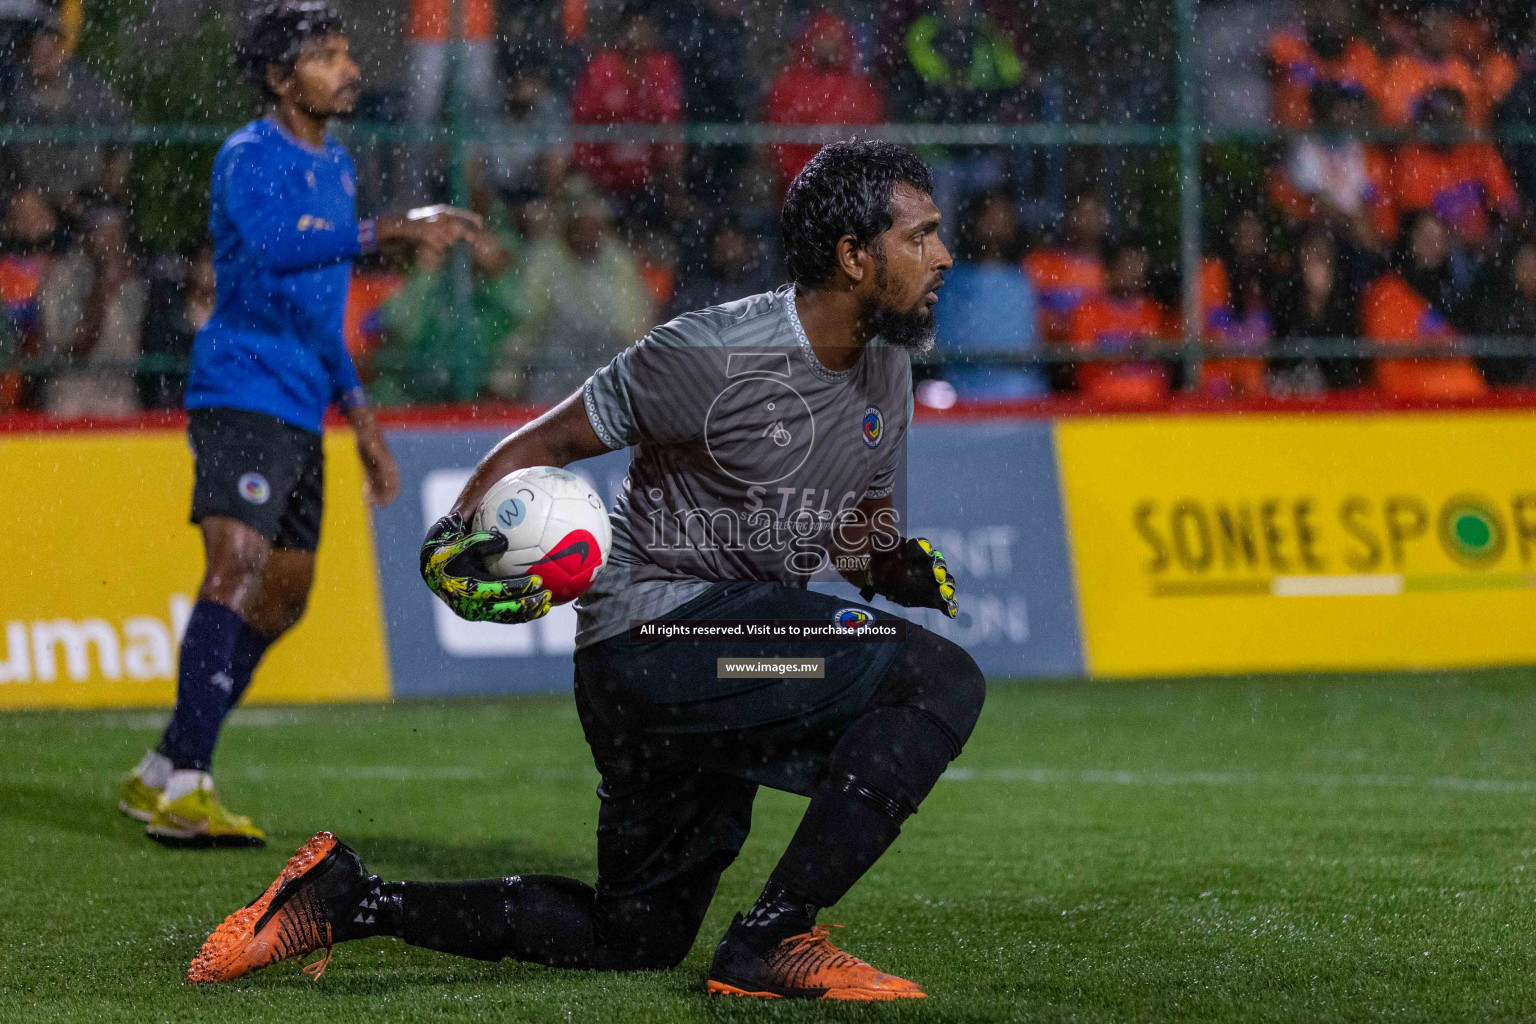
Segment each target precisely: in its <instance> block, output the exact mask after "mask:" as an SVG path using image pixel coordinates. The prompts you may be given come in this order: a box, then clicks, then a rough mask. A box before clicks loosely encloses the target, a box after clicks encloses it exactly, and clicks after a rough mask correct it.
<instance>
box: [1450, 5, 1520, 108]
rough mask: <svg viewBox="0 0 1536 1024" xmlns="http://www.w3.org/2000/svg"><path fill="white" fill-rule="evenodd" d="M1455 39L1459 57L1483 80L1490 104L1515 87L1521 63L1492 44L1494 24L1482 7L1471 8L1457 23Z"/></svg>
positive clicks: (1478, 78)
mask: <svg viewBox="0 0 1536 1024" xmlns="http://www.w3.org/2000/svg"><path fill="white" fill-rule="evenodd" d="M1456 42H1457V47H1458V49H1459V50H1460V51H1461V59H1462V60H1464V61H1466V62H1467V67H1469V68H1471V69H1472V74H1473V75H1474V76H1476V78H1477V80H1478V81H1479V82H1481V83H1482V84H1483V94H1484V95H1485V96H1486V97H1487V100H1488V106H1489V107H1490V108H1492V107H1497V106H1498V105H1499V104H1500V103H1502V102H1504V97H1505V96H1507V95H1509V90H1510V89H1512V88H1514V85H1515V82H1516V80H1518V79H1519V77H1520V65H1519V64H1518V63H1517V62H1516V61H1515V59H1514V58H1513V57H1511V56H1510V55H1509V54H1508V53H1505V52H1504V51H1503V50H1501V49H1499V48H1498V47H1497V46H1495V45H1494V44H1493V25H1492V24H1491V23H1490V22H1489V20H1488V15H1487V13H1486V12H1484V11H1471V12H1469V13H1468V14H1467V16H1466V17H1463V18H1460V19H1458V20H1457V23H1456Z"/></svg>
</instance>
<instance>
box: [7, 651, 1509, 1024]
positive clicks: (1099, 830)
mask: <svg viewBox="0 0 1536 1024" xmlns="http://www.w3.org/2000/svg"><path fill="white" fill-rule="evenodd" d="M159 721H160V716H159V715H158V714H146V713H141V712H114V713H99V712H97V713H78V714H75V713H37V714H17V715H9V716H0V1020H3V1021H6V1022H10V1021H35V1020H50V1021H52V1020H60V1021H63V1020H78V1021H92V1022H97V1021H135V1022H137V1021H189V1022H190V1021H210V1022H219V1021H239V1022H250V1021H280V1022H284V1024H297V1022H301V1021H324V1022H328V1024H331V1022H343V1021H368V1022H373V1021H482V1020H483V1021H521V1020H530V1021H531V1020H538V1021H546V1020H569V1021H578V1022H581V1021H594V1022H596V1021H602V1022H609V1021H645V1022H654V1021H749V1020H773V1021H779V1020H795V1021H798V1020H822V1019H835V1020H859V1021H864V1020H874V1019H879V1020H882V1021H884V1020H891V1021H897V1020H900V1021H914V1020H924V1021H929V1020H931V1021H991V1020H1063V1021H1067V1020H1070V1021H1140V1020H1201V1021H1220V1022H1235V1021H1307V1022H1316V1021H1331V1020H1367V1019H1388V1018H1390V1019H1392V1020H1395V1021H1457V1020H1466V1021H1500V1020H1530V1019H1536V914H1533V907H1536V903H1533V897H1536V891H1533V884H1532V883H1533V882H1536V878H1533V877H1532V876H1533V875H1536V860H1533V859H1536V818H1533V814H1532V811H1533V809H1536V743H1533V741H1536V674H1533V673H1531V672H1527V671H1509V672H1490V673H1464V674H1449V675H1439V676H1379V677H1371V676H1350V677H1336V678H1309V679H1299V680H1298V679H1289V680H1286V679H1243V680H1231V681H1221V682H1211V681H1184V682H1155V683H1126V684H1104V683H1099V684H1082V685H1078V684H1073V685H1061V684H1049V683H1045V684H1031V683H1021V684H998V685H995V686H994V687H993V689H992V692H991V695H990V698H989V702H988V706H987V710H986V712H985V713H984V715H983V717H982V721H981V725H980V726H979V728H978V729H977V732H976V735H975V737H974V738H973V740H972V742H971V745H970V747H969V749H968V750H967V751H966V753H965V755H964V756H963V757H962V758H961V760H960V761H959V762H957V764H956V766H955V768H953V769H952V771H951V776H950V777H949V778H948V779H946V780H945V781H943V782H941V783H940V784H939V786H938V788H937V789H936V790H935V792H934V793H933V795H932V797H930V799H929V800H928V802H927V803H926V804H925V805H924V806H923V809H922V812H921V813H920V814H918V815H917V816H916V817H915V818H913V819H912V820H911V821H910V822H909V823H908V825H907V827H906V830H905V832H904V833H903V835H902V838H901V839H900V841H899V842H898V844H897V847H896V849H895V850H894V851H893V852H892V853H890V854H889V855H887V857H886V858H885V859H884V860H882V861H881V862H880V863H879V864H878V865H877V866H876V867H875V869H874V870H873V871H872V872H871V873H870V874H869V876H867V877H866V878H865V879H864V880H863V882H861V883H860V885H859V886H858V887H856V888H855V889H854V891H853V893H852V894H851V895H850V896H849V897H848V898H847V899H846V900H845V901H844V902H843V903H842V904H841V905H839V906H837V907H836V908H834V909H832V910H830V911H827V912H826V913H824V914H823V921H826V922H839V923H842V924H845V925H846V926H847V928H846V930H844V931H840V932H838V933H837V939H838V941H839V942H840V944H842V945H844V946H845V947H846V948H847V949H849V950H850V951H852V952H855V953H857V954H859V955H860V956H863V957H864V958H866V959H868V960H870V961H872V962H873V963H875V964H876V965H877V966H879V967H881V968H883V969H885V970H889V971H893V972H897V973H900V974H903V975H906V976H908V977H911V978H913V979H915V980H918V981H920V982H922V983H923V984H924V985H926V986H927V987H928V989H929V991H930V993H931V998H929V999H928V1000H926V1001H925V1002H921V1003H906V1004H886V1005H881V1006H823V1005H817V1004H794V1005H791V1004H765V1003H757V1002H749V1001H743V1000H721V999H707V998H706V997H705V996H704V995H703V994H702V991H701V990H702V986H703V981H704V973H705V970H706V968H707V964H708V959H709V955H710V952H711V950H712V949H713V946H714V942H715V940H716V939H717V938H718V936H719V934H720V933H721V931H722V929H723V927H724V926H725V924H726V922H727V921H728V920H729V919H730V915H731V914H732V913H733V912H735V911H737V910H739V909H742V908H744V907H745V906H746V905H747V904H748V903H749V902H750V901H751V899H752V897H753V896H755V894H756V892H757V890H758V888H759V887H760V885H761V883H762V880H763V878H764V877H765V876H766V874H767V872H768V870H769V869H770V867H771V866H772V864H773V861H774V858H775V856H776V854H777V852H778V851H779V850H780V849H781V847H782V845H783V844H784V843H785V842H786V840H787V839H788V836H789V834H790V831H791V830H792V828H793V826H794V823H795V821H796V819H797V817H798V815H799V813H800V810H801V808H802V807H803V806H804V802H803V801H802V800H800V799H798V798H794V797H789V796H785V795H782V794H777V793H767V792H765V793H764V794H763V795H762V796H761V797H760V799H759V801H758V805H757V807H758V811H757V817H756V822H755V828H754V832H753V835H752V838H751V840H750V841H749V842H748V844H747V846H746V849H745V850H744V851H743V853H742V856H741V858H740V860H739V861H738V862H737V863H736V865H735V866H734V867H733V868H732V869H731V870H730V871H729V872H727V874H726V876H725V879H724V881H723V882H722V884H721V888H720V892H719V895H718V897H717V898H716V901H715V904H714V907H713V908H712V909H711V911H710V914H709V918H708V920H707V921H706V922H705V924H704V928H703V931H702V933H701V935H700V937H699V940H698V942H697V944H696V945H695V947H694V950H693V953H692V955H690V956H689V958H688V960H687V962H686V963H685V964H684V965H683V966H682V967H681V968H679V969H678V970H675V971H668V972H662V973H655V974H642V975H618V974H580V973H569V972H560V971H554V970H548V969H545V968H540V967H531V966H523V965H519V964H515V963H504V964H484V963H478V962H472V961H467V960H456V959H453V958H450V957H447V956H441V955H436V954H432V953H428V952H425V951H422V950H416V949H410V948H408V947H406V946H404V945H403V944H401V943H399V942H396V941H394V940H387V939H379V940H373V941H370V942H366V943H359V944H352V945H347V946H342V947H339V948H338V950H337V953H336V957H335V959H334V960H333V961H332V963H331V967H330V970H329V972H328V973H327V974H326V975H325V977H324V978H323V979H322V980H321V981H319V982H318V983H315V982H311V981H310V980H309V979H308V978H307V977H306V976H305V975H304V974H302V973H301V972H300V970H299V964H298V963H296V962H289V963H284V964H280V965H278V966H276V967H274V968H271V969H269V970H267V971H264V972H262V973H259V974H257V975H253V976H251V977H249V978H247V979H244V980H242V981H241V982H239V983H236V984H232V985H228V986H222V987H199V988H194V987H191V986H188V985H185V984H183V982H182V977H183V975H184V972H185V969H186V965H187V963H188V962H189V961H190V959H191V958H192V956H193V954H194V953H195V952H196V950H197V948H198V945H199V944H200V943H201V941H202V938H203V936H204V935H205V934H206V933H207V931H208V930H209V929H210V928H212V927H213V926H214V925H215V924H216V923H217V922H218V921H219V920H220V919H221V918H222V917H223V916H224V915H225V914H226V913H228V912H229V911H231V910H233V909H235V908H236V907H238V906H239V905H241V904H243V903H245V902H246V901H247V900H249V899H251V898H252V897H253V896H255V895H256V894H257V893H259V892H260V891H261V890H262V888H263V887H264V886H265V885H266V884H267V882H268V881H269V880H270V879H271V877H272V876H273V875H274V874H275V872H276V871H277V869H278V868H279V867H280V866H281V864H282V862H283V860H284V858H286V857H287V856H288V854H289V853H291V852H292V850H293V848H294V847H296V846H297V845H298V844H299V843H301V842H302V841H303V840H304V839H305V838H306V837H307V836H308V835H309V834H310V833H311V832H312V831H314V830H316V829H318V828H329V829H332V830H334V831H336V832H337V833H338V834H339V835H341V836H342V838H344V839H346V840H347V841H348V842H350V843H352V844H353V845H354V846H355V847H356V848H357V849H358V850H359V851H360V852H361V853H362V855H363V857H364V858H365V860H366V861H367V863H368V864H369V866H370V867H371V868H372V869H373V870H375V871H377V872H378V873H380V874H382V875H384V876H386V877H391V878H401V877H411V878H432V879H438V878H455V877H484V876H493V875H503V874H511V873H518V872H524V873H532V872H555V873H561V874H570V875H575V876H576V877H579V878H583V879H586V880H589V881H590V880H591V879H592V877H593V874H594V871H595V861H594V849H593V839H592V830H593V824H594V817H595V815H594V812H595V809H596V806H597V801H596V797H595V796H594V795H593V787H594V785H595V783H596V776H595V774H594V773H593V771H592V769H591V767H590V763H589V761H588V756H587V752H586V747H585V744H584V743H583V741H582V738H581V733H580V730H579V727H578V724H577V721H576V715H575V712H574V709H573V707H572V704H571V702H570V700H569V699H566V698H527V699H507V700H482V701H461V702H435V703H402V704H397V705H394V706H363V707H325V708H253V709H249V710H244V711H241V712H237V714H236V715H235V717H234V718H233V720H232V723H231V726H230V728H229V729H228V730H227V732H226V735H225V737H224V740H223V743H222V746H221V749H220V754H219V763H218V766H217V767H218V772H217V776H218V778H219V780H220V785H221V789H222V791H223V794H224V795H225V797H226V799H227V800H228V802H229V803H230V804H231V806H233V807H234V808H235V809H236V810H239V811H245V812H248V813H250V814H251V815H253V816H254V817H255V818H256V820H257V821H258V822H259V823H261V824H263V825H264V826H266V828H267V829H268V830H269V832H270V834H271V843H270V845H269V846H268V847H267V848H266V849H265V850H257V851H239V852H180V851H170V850H164V849H161V848H160V847H158V846H155V845H153V844H151V843H149V842H148V841H146V840H145V839H144V838H143V835H142V831H141V827H140V826H138V825H137V824H135V823H134V822H131V821H129V820H128V819H126V818H123V817H121V816H119V815H118V814H117V812H116V810H115V808H114V804H115V799H116V798H115V786H116V782H117V780H118V779H119V777H120V773H121V772H123V771H124V770H126V769H127V768H128V767H130V766H131V765H132V764H133V763H134V761H135V760H136V759H137V758H138V756H139V755H140V754H141V753H142V752H143V750H144V749H145V747H146V746H147V745H148V744H150V743H151V742H153V740H154V738H155V735H156V730H157V727H158V724H159Z"/></svg>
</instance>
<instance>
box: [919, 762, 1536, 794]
mask: <svg viewBox="0 0 1536 1024" xmlns="http://www.w3.org/2000/svg"><path fill="white" fill-rule="evenodd" d="M943 777H944V779H945V780H946V781H948V782H1032V783H1038V784H1041V785H1072V784H1080V783H1088V784H1090V785H1107V786H1170V787H1182V786H1216V787H1235V786H1266V787H1276V788H1285V787H1290V786H1306V787H1310V788H1314V789H1407V790H1415V789H1416V790H1429V789H1437V790H1450V791H1455V792H1464V793H1536V779H1468V778H1459V777H1456V776H1421V775H1369V774H1359V775H1328V774H1319V773H1309V772H1301V773H1292V772H1158V771H1153V772H1143V771H1108V770H1104V769H1095V768H1085V769H1076V770H1074V769H1066V768H1024V767H1014V768H951V769H949V770H948V771H946V772H945V773H944V776H943Z"/></svg>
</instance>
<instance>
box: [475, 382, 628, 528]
mask: <svg viewBox="0 0 1536 1024" xmlns="http://www.w3.org/2000/svg"><path fill="white" fill-rule="evenodd" d="M609 450H610V449H609V447H608V446H607V445H605V444H603V442H602V441H601V440H600V439H599V438H598V436H597V431H595V430H593V429H592V421H591V420H589V419H587V410H586V406H585V405H584V404H583V402H582V397H581V392H580V391H577V392H575V393H574V394H572V395H571V396H570V397H569V398H566V399H565V400H564V401H562V402H561V403H560V404H559V405H557V406H555V407H554V408H553V409H551V410H549V412H547V413H545V414H544V415H543V416H540V417H539V418H538V419H536V420H534V421H533V422H532V423H528V424H526V425H524V426H522V427H519V428H518V429H517V430H516V431H514V432H513V433H512V434H510V435H508V436H507V437H506V438H505V439H503V440H502V441H501V443H500V444H498V445H496V447H494V448H492V449H491V450H490V451H489V452H487V453H486V455H485V458H483V459H481V460H480V465H478V466H476V467H475V471H474V473H473V474H471V476H470V478H469V482H468V483H466V484H465V485H464V489H463V490H462V491H460V492H459V497H458V500H457V501H455V502H454V503H453V511H454V512H455V513H457V514H458V515H459V516H460V517H461V518H462V519H463V520H464V521H465V522H470V521H471V520H472V519H473V518H474V513H475V508H476V506H478V505H479V504H480V499H481V498H483V497H485V492H486V491H489V490H490V489H491V485H492V484H494V483H495V482H496V481H498V480H500V479H501V478H502V477H504V476H506V475H507V474H508V473H514V472H516V471H517V470H519V469H528V468H530V467H532V466H566V465H569V464H570V463H572V462H577V461H579V460H581V459H590V458H592V457H593V456H594V455H601V454H603V453H604V452H606V451H609Z"/></svg>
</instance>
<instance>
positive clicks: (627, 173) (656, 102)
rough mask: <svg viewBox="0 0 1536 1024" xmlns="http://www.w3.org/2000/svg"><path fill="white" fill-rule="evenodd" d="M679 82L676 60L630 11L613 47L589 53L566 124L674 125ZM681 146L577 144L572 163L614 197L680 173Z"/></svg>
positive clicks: (640, 15)
mask: <svg viewBox="0 0 1536 1024" xmlns="http://www.w3.org/2000/svg"><path fill="white" fill-rule="evenodd" d="M682 119H683V83H682V77H681V75H680V74H679V73H678V69H677V61H676V59H674V58H673V56H672V55H671V54H670V53H668V52H666V51H665V50H663V49H662V48H661V37H660V35H659V34H658V33H657V31H656V26H655V24H654V23H653V22H652V21H651V17H650V15H649V14H647V13H646V12H645V11H644V10H641V9H639V8H633V9H631V10H629V11H628V12H626V14H625V15H624V19H623V21H622V23H621V27H620V33H619V38H618V42H617V45H615V46H613V47H611V48H609V49H606V50H603V51H601V52H599V53H597V54H595V55H594V56H593V57H592V59H591V60H589V61H588V62H587V66H586V68H585V69H584V70H583V71H582V72H581V76H580V77H579V78H578V79H577V81H576V88H575V91H574V93H573V94H572V97H571V120H572V121H573V122H575V123H576V124H679V123H681V122H682ZM683 153H684V149H683V146H682V145H681V144H656V145H651V144H649V143H643V142H601V143H582V144H580V145H577V146H576V147H575V149H574V153H573V156H574V159H575V162H576V165H577V166H578V167H579V168H580V169H581V170H582V171H583V172H585V173H586V175H587V176H588V177H590V178H591V179H592V180H593V181H594V182H596V183H597V184H599V185H602V186H603V187H604V188H607V189H609V190H610V191H612V192H615V193H617V194H618V195H620V196H629V195H632V194H633V193H636V192H639V191H641V190H642V189H644V188H645V187H646V185H648V184H650V183H651V182H652V181H653V180H655V179H656V178H657V177H658V176H660V175H669V176H671V177H672V178H673V179H674V180H675V179H676V178H677V175H678V174H679V173H680V172H681V169H682V161H683Z"/></svg>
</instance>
